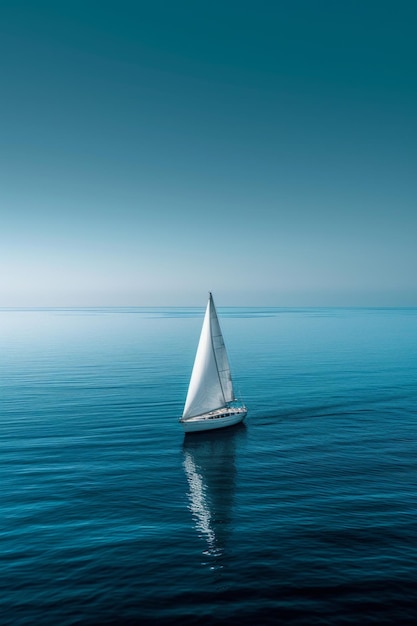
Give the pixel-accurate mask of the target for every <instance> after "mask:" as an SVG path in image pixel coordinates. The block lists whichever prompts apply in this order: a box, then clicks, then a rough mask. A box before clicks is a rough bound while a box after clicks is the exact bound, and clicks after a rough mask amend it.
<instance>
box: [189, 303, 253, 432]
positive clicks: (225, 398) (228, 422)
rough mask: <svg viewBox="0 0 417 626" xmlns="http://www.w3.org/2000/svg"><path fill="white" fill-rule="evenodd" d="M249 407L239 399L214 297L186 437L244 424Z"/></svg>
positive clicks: (191, 394) (191, 388)
mask: <svg viewBox="0 0 417 626" xmlns="http://www.w3.org/2000/svg"><path fill="white" fill-rule="evenodd" d="M246 414H247V409H246V406H245V405H244V404H243V402H239V401H238V400H236V398H235V394H234V391H233V384H232V377H231V374H230V366H229V359H228V358H227V352H226V346H225V345H224V341H223V335H222V331H221V329H220V324H219V320H218V317H217V312H216V307H215V305H214V301H213V296H212V294H211V293H210V294H209V299H208V303H207V308H206V313H205V315H204V321H203V327H202V329H201V335H200V341H199V343H198V348H197V354H196V356H195V361H194V367H193V371H192V374H191V379H190V384H189V387H188V393H187V398H186V401H185V406H184V412H183V414H182V417H181V418H180V422H181V424H182V426H183V427H184V431H185V432H186V433H189V432H197V431H201V430H214V429H215V428H225V427H226V426H233V425H234V424H238V423H239V422H242V421H243V420H244V419H245V417H246Z"/></svg>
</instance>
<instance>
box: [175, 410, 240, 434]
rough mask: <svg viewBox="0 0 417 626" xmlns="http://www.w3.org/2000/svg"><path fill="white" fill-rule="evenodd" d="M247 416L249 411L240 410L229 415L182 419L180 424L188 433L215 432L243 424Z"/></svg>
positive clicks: (208, 415)
mask: <svg viewBox="0 0 417 626" xmlns="http://www.w3.org/2000/svg"><path fill="white" fill-rule="evenodd" d="M246 415H247V411H245V410H240V411H236V412H234V413H229V414H227V415H213V414H206V415H198V416H197V417H190V418H189V419H185V420H184V419H181V420H180V422H181V424H182V427H183V428H184V432H186V433H197V432H200V431H205V430H215V429H218V428H227V427H228V426H234V425H235V424H239V423H240V422H243V420H244V419H245V417H246Z"/></svg>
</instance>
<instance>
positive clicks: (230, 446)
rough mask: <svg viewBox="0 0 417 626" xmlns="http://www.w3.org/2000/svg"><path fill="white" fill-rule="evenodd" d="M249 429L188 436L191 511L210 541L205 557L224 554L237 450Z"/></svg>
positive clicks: (186, 466) (241, 426) (185, 447)
mask: <svg viewBox="0 0 417 626" xmlns="http://www.w3.org/2000/svg"><path fill="white" fill-rule="evenodd" d="M245 434H246V426H245V425H244V424H239V425H237V426H236V427H234V428H233V429H230V430H223V431H220V432H219V431H213V432H207V433H204V434H203V433H200V434H198V435H192V434H191V435H186V436H185V438H184V444H183V455H184V460H183V466H184V471H185V475H186V477H187V481H188V486H189V491H188V493H187V496H188V499H189V508H190V511H191V513H192V516H193V519H194V524H195V529H196V531H197V533H198V535H199V536H200V537H201V538H203V539H204V540H205V542H206V549H205V551H204V554H205V555H206V556H209V557H214V558H216V559H218V558H219V557H221V556H222V555H223V554H224V550H225V545H226V539H227V535H228V533H229V526H230V521H231V518H232V508H233V497H234V491H235V479H236V465H235V455H236V447H237V446H238V445H239V444H241V443H242V440H243V438H244V437H245Z"/></svg>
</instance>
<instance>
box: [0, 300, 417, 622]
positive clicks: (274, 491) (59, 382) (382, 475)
mask: <svg viewBox="0 0 417 626" xmlns="http://www.w3.org/2000/svg"><path fill="white" fill-rule="evenodd" d="M203 313H204V309H203V307H202V308H190V309H186V308H172V309H171V308H147V309H145V308H96V309H91V308H90V309H74V308H73V309H21V310H19V309H1V310H0V375H1V377H0V507H1V508H0V512H1V516H0V546H1V553H0V554H1V562H0V624H1V626H5V625H9V624H10V625H13V626H20V625H23V624H27V625H31V626H32V625H36V626H38V625H40V626H43V625H48V626H52V625H53V626H56V625H59V626H67V625H72V624H77V625H93V624H126V625H133V624H180V625H184V626H186V625H188V624H210V625H211V624H222V623H223V622H224V623H225V624H228V625H231V624H239V625H241V626H245V625H247V624H254V625H257V624H259V625H262V624H285V625H287V624H305V625H308V626H312V625H316V624H330V625H332V626H333V625H337V626H339V625H348V624H355V625H360V626H361V625H368V624H375V625H387V624H392V625H394V624H395V625H398V626H403V625H406V624H407V625H408V624H416V623H417V309H415V308H414V309H413V308H402V309H393V308H379V309H377V308H373V309H360V308H359V309H343V308H322V309H320V308H311V309H308V308H303V309H285V308H262V309H257V308H253V309H252V308H221V307H219V308H218V313H219V318H220V323H221V325H222V328H223V332H224V336H225V341H226V345H227V347H228V351H229V356H230V362H231V366H232V374H233V378H234V382H235V387H236V389H237V392H238V395H240V396H241V397H242V399H243V400H244V401H245V403H246V404H247V406H248V409H249V413H248V417H247V419H246V422H245V425H243V426H242V425H241V426H237V427H232V428H231V429H226V430H224V431H221V430H220V431H218V432H213V433H208V434H205V433H200V434H195V435H187V436H186V437H185V436H184V434H183V431H182V427H181V426H180V424H179V423H178V418H179V416H180V415H181V413H182V408H183V404H184V400H185V396H186V392H187V387H188V381H189V377H190V374H191V369H192V365H193V360H194V355H195V351H196V347H197V342H198V338H199V334H200V329H201V324H202V319H203Z"/></svg>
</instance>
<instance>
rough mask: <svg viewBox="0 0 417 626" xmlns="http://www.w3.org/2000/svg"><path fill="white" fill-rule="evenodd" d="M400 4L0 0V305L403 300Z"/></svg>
mask: <svg viewBox="0 0 417 626" xmlns="http://www.w3.org/2000/svg"><path fill="white" fill-rule="evenodd" d="M416 23H417V4H416V3H415V2H412V1H409V2H405V1H402V0H399V1H396V2H394V1H392V2H386V1H385V0H380V1H376V0H375V1H369V0H361V1H359V0H349V1H343V0H341V1H340V2H335V1H334V0H314V1H312V0H286V1H283V0H275V1H265V0H256V2H255V1H248V0H236V1H235V0H221V1H219V0H210V1H202V0H192V1H191V0H189V1H185V0H175V2H174V1H172V0H166V1H161V0H152V2H150V1H147V2H144V1H143V2H142V1H141V0H136V1H134V2H133V1H132V2H130V1H126V0H118V1H117V2H116V1H115V0H113V1H106V0H101V1H100V2H98V1H96V0H83V1H82V2H80V1H79V0H71V1H64V2H56V1H55V0H54V1H51V2H44V1H43V0H36V1H33V2H28V1H26V2H24V1H22V2H21V1H19V0H12V1H9V0H3V1H2V2H1V3H0V76H1V80H0V113H1V115H0V125H1V126H0V128H1V133H0V306H3V307H8V306H12V307H14V306H101V305H104V306H118V305H122V306H156V305H157V306H159V305H161V306H163V305H166V306H187V305H202V306H204V304H205V302H206V297H207V292H208V291H209V290H211V291H213V293H214V295H215V297H216V302H217V303H218V304H219V305H225V306H417V245H416V240H417V205H416V204H417V203H416V198H417V72H416V68H415V60H416V59H417V41H416V37H415V29H416Z"/></svg>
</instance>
